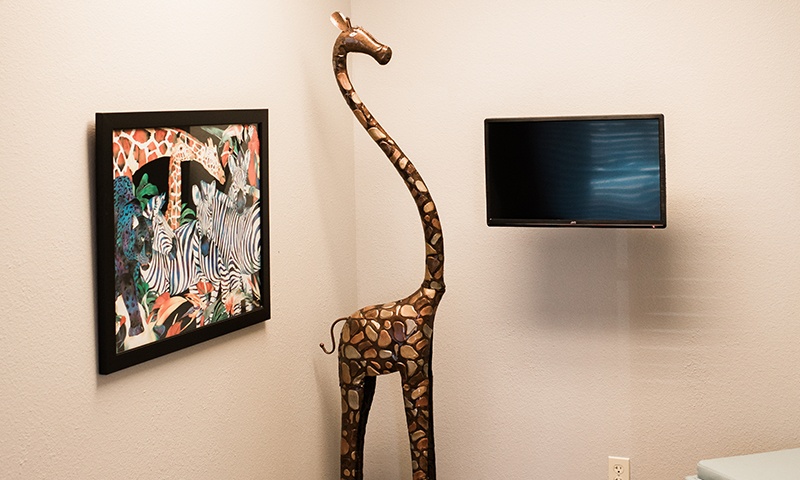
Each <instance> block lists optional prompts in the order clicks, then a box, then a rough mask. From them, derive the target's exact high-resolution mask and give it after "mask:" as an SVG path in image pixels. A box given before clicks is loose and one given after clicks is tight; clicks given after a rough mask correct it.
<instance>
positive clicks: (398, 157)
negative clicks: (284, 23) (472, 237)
mask: <svg viewBox="0 0 800 480" xmlns="http://www.w3.org/2000/svg"><path fill="white" fill-rule="evenodd" d="M331 21H332V22H333V24H334V25H335V26H337V27H338V28H339V29H340V31H341V32H340V33H339V36H338V37H337V38H336V41H335V43H334V47H333V71H334V75H335V78H336V81H337V83H338V85H339V90H340V91H341V93H342V95H343V97H344V100H345V102H346V103H347V105H348V107H350V109H351V110H352V112H353V114H354V115H355V117H356V119H357V120H358V122H359V123H360V124H361V126H362V127H364V129H365V130H366V131H367V133H368V134H369V136H370V137H371V138H372V139H373V140H374V141H375V143H377V144H378V146H379V147H380V149H381V150H382V151H383V153H384V154H385V155H386V157H388V159H389V161H390V162H391V163H392V165H393V166H394V168H395V169H396V170H397V172H398V173H399V174H400V176H401V177H402V179H403V183H404V184H405V185H406V187H407V188H408V190H409V191H410V192H411V196H412V197H413V198H414V202H415V203H416V205H417V210H418V212H419V216H420V219H421V220H422V229H423V232H424V237H425V274H424V278H423V280H422V284H421V285H420V287H419V288H418V289H417V290H415V291H414V292H413V293H411V294H410V295H408V296H407V297H404V298H402V299H400V300H395V301H392V302H388V303H384V304H380V305H371V306H368V307H364V308H362V309H360V310H358V311H356V312H355V313H353V314H351V315H349V316H347V317H344V318H340V319H338V320H336V321H335V322H334V324H333V325H332V326H331V339H332V340H333V343H334V348H332V349H331V350H330V351H328V350H325V346H324V344H320V346H321V347H322V349H323V350H324V351H325V352H326V353H333V351H334V349H335V343H336V342H335V339H334V334H333V331H334V326H335V325H336V324H337V323H339V322H343V323H344V325H343V326H342V331H341V334H340V341H339V350H338V356H339V385H340V389H341V396H342V398H341V400H342V432H341V450H340V477H341V479H342V480H361V479H363V460H364V459H363V457H364V434H365V430H366V424H367V416H368V414H369V410H370V407H371V404H372V399H373V394H374V392H375V379H376V377H377V376H378V375H385V374H389V373H393V372H399V373H400V376H401V379H402V386H403V388H402V390H403V392H402V393H403V399H404V404H405V414H406V420H407V425H408V438H409V442H410V448H411V462H412V465H411V467H412V472H413V477H412V478H413V479H414V480H423V479H428V480H432V479H435V478H436V462H435V453H434V443H433V373H432V371H431V359H432V352H433V323H434V316H435V314H436V310H437V308H438V306H439V302H440V301H441V299H442V296H443V295H444V291H445V285H444V239H443V238H442V227H441V224H440V222H439V215H438V212H437V210H436V205H435V204H434V203H433V198H432V197H431V194H430V192H429V191H428V187H427V186H426V185H425V182H424V181H423V180H422V177H421V176H420V174H419V172H418V171H417V169H416V168H415V167H414V165H413V164H412V163H411V161H410V160H409V159H408V158H407V157H406V156H405V155H404V154H403V152H402V151H401V150H400V148H399V147H398V146H397V144H396V143H395V142H394V140H393V139H392V138H391V137H390V136H389V134H388V133H387V132H386V130H384V129H383V127H381V126H380V124H378V122H377V121H376V120H375V118H374V117H373V116H372V114H371V113H370V112H369V110H367V107H366V106H365V105H364V103H363V102H362V101H361V99H360V98H359V97H358V95H357V94H356V92H355V90H354V89H353V86H352V84H351V82H350V77H349V75H348V71H347V55H348V54H349V53H351V52H357V53H364V54H367V55H369V56H371V57H372V58H373V59H375V60H376V61H377V62H378V63H379V64H380V65H385V64H386V63H387V62H389V60H390V58H391V55H392V51H391V49H390V48H389V47H388V46H386V45H383V44H381V43H379V42H378V41H377V40H375V38H374V37H373V36H372V35H370V34H369V33H368V32H367V31H365V30H364V29H363V28H361V27H353V26H352V24H351V23H350V20H349V19H348V18H345V17H343V16H342V15H341V14H340V13H338V12H336V13H334V14H333V15H331Z"/></svg>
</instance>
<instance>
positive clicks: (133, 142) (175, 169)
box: [112, 128, 225, 230]
mask: <svg viewBox="0 0 800 480" xmlns="http://www.w3.org/2000/svg"><path fill="white" fill-rule="evenodd" d="M112 142H113V143H112V148H113V155H114V178H117V177H119V176H121V175H125V176H127V177H131V178H133V174H134V173H136V171H137V170H138V169H139V168H141V167H143V166H144V165H146V164H147V163H149V162H152V161H153V160H157V159H159V158H163V157H169V158H170V163H169V179H168V186H169V197H168V201H167V213H166V215H165V216H166V218H167V224H168V225H169V227H170V228H171V229H172V230H176V229H177V228H178V226H179V225H180V218H181V163H182V162H187V161H195V162H198V163H200V164H201V165H203V167H205V169H206V170H208V173H210V174H211V175H212V176H213V177H214V178H215V179H216V180H217V181H218V182H220V183H225V172H224V170H223V166H222V164H221V163H220V161H219V156H218V155H217V149H216V147H214V145H213V144H212V143H211V139H209V141H208V144H204V143H203V142H201V141H200V140H198V139H196V138H194V137H193V136H192V135H190V134H188V133H187V132H185V131H183V130H180V129H177V128H140V129H133V130H117V131H115V132H114V135H113V139H112Z"/></svg>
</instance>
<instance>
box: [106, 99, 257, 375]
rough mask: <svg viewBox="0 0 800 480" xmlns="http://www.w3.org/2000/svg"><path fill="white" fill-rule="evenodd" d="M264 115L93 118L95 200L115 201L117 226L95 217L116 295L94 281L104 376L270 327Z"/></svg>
mask: <svg viewBox="0 0 800 480" xmlns="http://www.w3.org/2000/svg"><path fill="white" fill-rule="evenodd" d="M266 114H267V112H266V110H233V111H205V112H157V113H142V114H97V131H98V139H97V158H98V159H99V160H98V162H97V163H98V175H97V177H98V180H97V185H98V188H97V189H98V202H101V201H103V202H105V201H107V200H108V199H107V197H108V194H109V193H112V195H113V198H112V199H111V201H110V202H108V204H109V205H111V206H112V207H113V212H114V218H115V219H116V220H114V221H112V222H109V221H107V219H105V217H104V216H103V215H100V214H98V256H99V257H100V259H99V261H98V265H99V266H101V265H102V264H103V262H104V260H103V256H104V255H106V256H107V255H108V248H107V247H108V246H107V245H106V243H101V242H104V240H103V239H104V238H105V237H104V236H105V235H106V234H111V235H112V237H113V238H116V239H117V240H116V244H117V246H116V247H114V248H113V249H112V251H115V252H116V253H115V255H116V258H117V260H116V261H113V262H112V265H116V267H115V270H114V276H115V278H114V282H113V285H114V286H115V289H114V291H113V292H111V291H110V289H108V288H107V287H106V286H105V282H104V281H103V280H102V279H101V278H100V277H101V275H99V276H98V277H99V278H98V295H99V302H98V303H99V312H100V318H99V319H98V325H99V328H98V333H99V335H100V352H101V355H100V357H101V359H100V370H101V373H110V372H112V371H115V370H118V369H120V368H125V367H126V366H129V365H132V364H135V363H140V362H141V361H144V360H147V359H150V358H153V357H155V356H159V355H163V354H164V353H169V352H170V351H173V350H176V349H179V348H183V347H185V346H189V345H191V344H194V343H197V342H200V341H204V340H207V339H209V338H213V337H215V336H219V335H222V334H224V333H228V332H229V331H233V330H236V329H239V328H243V327H245V326H248V325H252V324H253V323H258V322H260V321H263V320H266V319H267V318H268V317H269V285H268V267H269V265H268V253H267V252H268V248H267V245H268V242H267V235H266V234H267V225H268V219H267V210H266V209H265V208H264V203H263V202H264V201H265V199H266V198H267V195H266V191H267V185H266V183H267V178H266V176H267V168H266V153H267V149H266V142H265V140H266V125H267V123H266ZM142 117H144V118H146V119H147V121H146V122H143V121H142ZM198 119H206V120H207V121H203V122H200V121H198ZM143 124H146V125H153V126H152V127H145V128H142V127H141V125H143ZM173 125H175V126H173ZM104 158H105V159H108V160H109V162H108V163H104V162H102V161H101V160H102V159H104ZM108 178H112V179H114V183H113V185H112V184H111V182H109V181H108V180H106V179H108ZM122 180H124V182H122ZM120 185H125V186H126V189H124V190H123V189H121V188H120V187H119V186H120ZM109 186H111V187H112V188H111V189H109ZM114 186H116V190H114V189H113V187H114ZM119 191H124V192H125V198H124V205H123V202H122V200H120V198H121V196H120V194H119V193H116V192H119ZM123 206H124V208H125V211H124V212H123V211H122V208H123ZM127 212H135V216H134V217H131V216H130V214H129V213H127ZM136 212H138V213H136ZM98 213H99V212H98ZM128 218H133V220H131V221H128V220H127V219H128ZM119 219H123V220H125V221H122V220H119ZM131 226H133V227H131ZM122 227H125V228H129V229H130V228H134V227H135V228H136V231H137V232H138V233H136V236H135V237H134V236H132V233H130V234H129V233H126V232H122V231H121V230H120V228H122ZM121 238H122V239H127V238H136V239H137V240H138V239H141V241H142V242H146V243H143V245H145V246H146V247H147V251H146V256H145V255H144V254H141V253H137V255H138V256H134V255H133V254H132V253H127V252H129V251H131V249H130V247H127V245H129V243H130V242H128V243H124V244H123V243H122V241H121V240H119V239H121ZM111 243H112V246H113V242H111ZM119 245H123V246H126V248H127V250H123V249H122V247H120V246H119ZM112 253H113V252H112ZM120 259H122V260H124V261H122V260H120ZM123 267H124V268H123ZM112 345H113V347H112Z"/></svg>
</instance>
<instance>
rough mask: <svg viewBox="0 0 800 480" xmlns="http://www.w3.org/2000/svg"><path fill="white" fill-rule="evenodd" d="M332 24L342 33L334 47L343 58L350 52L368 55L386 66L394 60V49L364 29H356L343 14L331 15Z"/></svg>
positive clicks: (335, 13)
mask: <svg viewBox="0 0 800 480" xmlns="http://www.w3.org/2000/svg"><path fill="white" fill-rule="evenodd" d="M331 22H332V23H333V24H334V25H336V26H337V27H339V30H341V31H342V33H340V34H339V37H338V38H337V39H336V42H335V43H334V45H333V48H334V51H338V52H340V54H341V56H345V55H347V54H348V53H350V52H358V53H366V54H367V55H369V56H370V57H372V58H374V59H375V61H376V62H378V63H379V64H381V65H386V64H387V63H389V60H391V59H392V49H391V48H389V46H388V45H384V44H382V43H380V42H378V41H377V40H375V37H373V36H372V35H371V34H370V33H369V32H367V31H366V30H364V29H363V28H361V27H354V26H353V25H352V24H351V23H350V19H349V18H347V17H344V16H342V14H341V13H339V12H334V13H333V14H332V15H331Z"/></svg>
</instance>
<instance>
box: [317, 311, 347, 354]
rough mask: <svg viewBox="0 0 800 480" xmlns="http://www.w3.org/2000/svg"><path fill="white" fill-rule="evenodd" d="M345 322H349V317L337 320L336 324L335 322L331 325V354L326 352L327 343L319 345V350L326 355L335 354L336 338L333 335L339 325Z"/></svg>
mask: <svg viewBox="0 0 800 480" xmlns="http://www.w3.org/2000/svg"><path fill="white" fill-rule="evenodd" d="M345 320H347V317H342V318H340V319H338V320H336V321H335V322H333V323H332V324H331V351H330V352H329V351H327V350H325V343H320V344H319V348H321V349H322V351H323V352H325V353H326V354H328V355H330V354H331V353H333V352H334V351H335V350H336V337H335V336H334V335H333V329H334V328H335V327H336V324H337V323H339V322H343V321H345Z"/></svg>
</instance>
